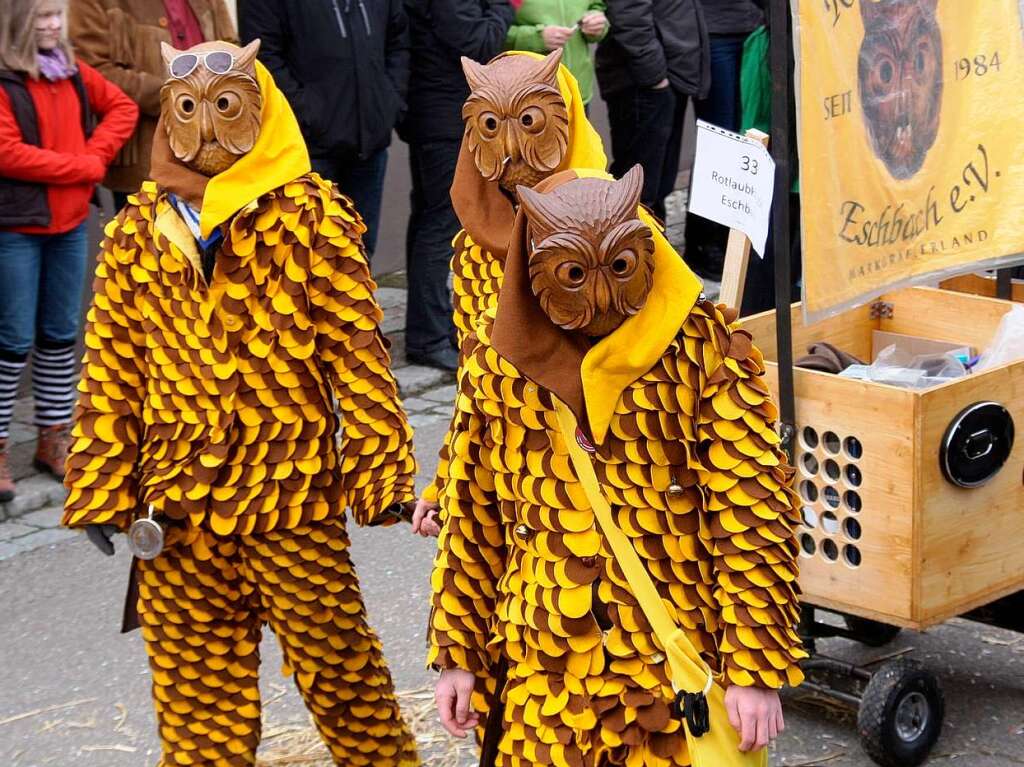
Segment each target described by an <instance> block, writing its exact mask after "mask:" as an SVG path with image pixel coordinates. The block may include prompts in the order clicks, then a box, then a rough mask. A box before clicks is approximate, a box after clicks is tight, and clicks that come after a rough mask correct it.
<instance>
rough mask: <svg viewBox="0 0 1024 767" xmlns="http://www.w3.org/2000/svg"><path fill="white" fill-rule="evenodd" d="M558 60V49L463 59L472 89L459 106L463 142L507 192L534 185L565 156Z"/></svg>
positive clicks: (480, 167)
mask: <svg viewBox="0 0 1024 767" xmlns="http://www.w3.org/2000/svg"><path fill="white" fill-rule="evenodd" d="M561 60H562V51H561V49H558V50H556V51H554V52H553V53H551V54H550V55H549V56H547V57H546V58H544V59H535V58H533V57H532V56H500V57H498V58H497V59H495V60H494V61H492V62H491V63H489V64H477V63H476V62H475V61H471V60H470V59H467V58H465V57H463V59H462V69H463V71H464V72H465V73H466V81H467V82H468V83H469V88H470V94H469V98H468V99H467V100H466V103H465V105H464V106H463V107H462V119H463V120H464V121H465V123H466V139H467V146H468V148H469V151H470V152H471V153H472V155H473V160H474V162H475V163H476V167H477V169H478V170H479V171H480V173H481V175H483V177H484V178H485V179H487V180H488V181H497V182H498V183H499V184H500V185H501V187H502V188H503V189H505V190H507V191H508V192H511V193H515V191H516V187H517V186H518V185H520V184H521V185H523V186H531V187H532V186H534V185H536V184H537V183H538V182H540V181H542V180H543V179H544V178H546V177H547V176H549V175H551V174H552V173H554V172H555V170H557V169H558V166H559V165H561V163H562V160H563V159H565V155H566V151H567V150H568V146H569V112H568V109H567V108H566V105H565V99H563V98H562V93H561V91H560V90H559V89H558V65H559V64H560V63H561Z"/></svg>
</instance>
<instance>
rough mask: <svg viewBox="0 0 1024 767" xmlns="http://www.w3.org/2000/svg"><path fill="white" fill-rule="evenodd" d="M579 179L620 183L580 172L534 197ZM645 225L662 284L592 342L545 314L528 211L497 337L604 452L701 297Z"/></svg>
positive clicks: (644, 216) (543, 186)
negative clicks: (624, 404) (633, 388)
mask: <svg viewBox="0 0 1024 767" xmlns="http://www.w3.org/2000/svg"><path fill="white" fill-rule="evenodd" d="M576 178H604V179H607V180H609V181H610V180H612V177H611V176H609V175H608V174H606V173H604V172H603V171H600V170H588V169H585V168H575V169H572V170H566V171H562V172H560V173H556V174H555V175H553V176H551V177H550V178H548V179H546V180H544V181H542V182H541V183H540V184H538V185H537V186H536V187H534V191H537V192H542V193H543V192H550V191H551V190H552V189H555V188H556V187H558V186H561V185H562V184H565V183H567V182H569V181H572V180H573V179H576ZM637 217H638V218H640V220H641V221H643V222H644V223H646V224H647V225H648V226H649V227H650V228H651V234H652V237H653V239H654V284H653V285H652V287H651V292H650V294H649V295H648V297H647V300H646V302H645V303H644V306H643V308H641V309H640V311H639V312H637V313H636V314H634V315H633V316H631V317H628V318H627V319H626V320H625V321H624V322H623V323H622V324H621V325H620V326H619V327H618V328H616V329H615V330H614V331H613V332H612V333H610V334H609V335H607V336H605V337H604V338H601V339H599V340H595V341H593V342H592V341H591V339H588V338H586V337H584V336H583V335H582V334H580V333H572V332H568V331H565V330H563V329H562V328H560V327H558V326H557V325H555V324H554V323H553V322H552V321H551V319H550V318H549V317H548V316H547V315H546V314H545V313H544V311H543V310H542V309H541V308H540V303H539V302H538V301H537V298H536V296H534V294H533V291H532V290H531V289H530V275H529V264H528V259H529V256H530V248H529V234H528V231H527V230H528V225H527V222H526V215H525V214H524V213H523V212H522V211H520V212H519V213H518V214H517V215H516V218H515V224H514V226H513V230H512V238H511V240H510V242H509V248H508V255H507V257H506V259H505V277H504V281H503V283H502V286H501V294H500V295H499V296H498V310H497V316H496V317H495V320H494V327H493V328H492V330H491V346H492V347H493V348H494V350H495V351H497V352H498V354H500V355H501V356H502V357H504V358H505V359H506V360H508V361H509V362H511V363H512V364H513V365H514V366H515V367H516V369H518V370H519V372H520V373H522V374H523V375H524V376H526V377H527V378H529V379H530V380H531V381H533V382H534V383H536V384H539V385H540V386H543V387H544V388H545V389H547V390H548V391H550V392H552V393H553V394H554V395H555V396H556V397H558V399H560V400H561V401H562V402H564V403H565V404H566V405H568V406H569V407H570V408H571V409H572V411H573V412H574V413H575V414H576V420H577V421H578V422H579V423H580V424H588V425H589V431H590V436H591V438H592V439H593V440H594V442H595V443H597V444H601V443H602V442H604V439H605V436H606V435H607V433H608V429H609V427H610V425H611V420H612V415H613V414H614V412H615V407H616V406H617V405H618V402H619V399H620V397H621V396H622V392H623V391H625V389H626V388H627V387H628V386H629V385H630V384H631V383H633V382H634V381H635V380H636V379H638V378H639V377H640V376H642V375H644V374H645V373H646V372H647V371H649V370H650V369H651V368H652V367H653V366H654V365H655V364H656V363H657V361H658V360H659V359H660V358H661V357H662V355H663V354H664V353H665V350H666V349H668V348H669V346H670V345H671V344H672V341H673V339H674V338H675V337H676V335H677V334H678V333H679V330H680V328H681V327H682V326H683V322H684V321H685V320H686V317H687V315H689V313H690V310H691V309H693V306H694V304H695V303H696V301H697V299H698V296H699V294H700V290H701V284H700V281H699V280H698V279H697V278H696V277H695V276H694V275H693V273H692V272H691V271H690V270H689V269H688V268H687V267H686V265H685V264H684V263H683V260H682V259H681V258H680V257H679V254H678V253H676V252H675V250H674V249H673V248H672V246H671V245H670V244H669V242H668V241H667V240H666V239H665V237H664V235H662V233H661V231H660V229H659V227H658V226H657V224H656V223H655V222H654V220H653V218H652V217H651V216H650V214H648V213H647V211H646V210H644V209H643V208H642V207H641V208H639V209H638V210H637Z"/></svg>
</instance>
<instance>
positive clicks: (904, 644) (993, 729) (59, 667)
mask: <svg viewBox="0 0 1024 767" xmlns="http://www.w3.org/2000/svg"><path fill="white" fill-rule="evenodd" d="M382 284H383V287H382V288H381V289H380V292H379V299H380V301H381V303H382V304H383V306H384V308H385V323H384V328H385V331H386V332H387V333H388V335H389V337H390V338H391V340H392V343H393V347H392V349H393V353H394V357H395V366H396V376H397V377H398V380H399V382H400V385H401V388H402V391H403V396H404V398H405V405H406V407H407V409H408V411H409V413H410V418H411V420H412V423H413V425H414V427H415V430H416V448H417V456H418V458H419V460H420V462H421V473H420V477H419V485H418V486H419V487H422V486H423V485H424V484H425V483H426V481H427V480H428V477H429V476H430V474H431V472H432V471H433V470H434V468H435V464H436V454H437V449H438V447H439V445H440V443H441V440H442V438H443V435H444V432H445V429H446V428H447V423H448V419H449V417H450V407H451V401H452V397H453V394H454V385H453V382H452V379H451V377H450V376H446V375H445V374H443V373H440V372H438V371H435V370H431V369H429V368H422V367H417V366H411V365H407V364H405V362H404V351H403V343H402V334H401V329H402V327H403V325H404V317H403V313H404V300H405V292H404V290H402V289H401V287H400V285H401V281H400V280H394V279H385V280H382ZM708 287H709V292H712V286H708ZM29 422H30V413H29V412H28V408H27V405H26V403H19V408H18V411H17V423H16V426H15V430H14V435H15V436H14V441H15V443H16V445H15V448H14V451H15V454H14V459H15V460H14V465H15V472H16V475H17V477H18V480H19V482H18V489H19V497H18V499H17V500H16V501H15V502H14V503H13V504H8V505H6V506H4V507H0V520H2V521H0V559H2V560H4V561H2V562H0V661H2V662H0V767H43V766H44V765H47V766H48V765H56V766H57V767H71V765H74V767H143V766H144V765H153V764H155V763H156V761H157V759H158V756H159V747H158V743H157V739H156V729H155V723H154V719H153V713H152V706H151V703H150V701H149V690H148V679H147V677H148V670H147V665H146V661H145V654H144V651H143V648H142V646H141V638H140V637H139V634H138V632H136V633H134V634H129V635H119V634H118V633H117V626H118V624H119V620H120V612H121V605H122V597H123V588H124V583H125V576H126V574H127V569H128V565H129V557H128V556H127V553H126V552H125V550H124V549H125V547H124V545H123V542H120V541H118V553H117V556H115V557H113V558H107V557H103V556H101V555H100V554H99V553H98V552H96V551H95V549H93V547H92V546H91V545H90V544H89V543H88V542H87V541H86V540H84V538H83V536H81V535H79V534H77V533H73V532H69V531H65V530H61V529H60V528H58V526H57V525H58V520H59V515H60V502H61V499H62V493H63V491H62V489H61V487H60V485H59V484H58V483H57V482H55V481H54V480H51V479H48V478H46V477H42V476H39V475H34V474H33V473H32V472H31V469H30V460H31V449H32V439H33V433H32V430H31V429H30V428H29V426H28V425H27V424H28V423H29ZM350 528H351V533H352V540H353V557H354V559H355V562H356V567H357V568H358V571H359V575H360V579H361V581H362V584H363V591H364V595H365V598H366V602H367V606H368V610H369V613H370V619H371V622H372V624H373V625H374V626H375V628H376V629H377V631H378V632H379V634H380V636H381V638H382V640H383V642H384V647H385V652H386V654H387V657H388V659H389V663H390V665H391V669H392V673H393V675H394V677H395V681H396V686H397V687H398V689H399V690H400V691H403V692H404V693H406V694H405V695H404V696H403V705H404V706H405V707H406V713H407V715H408V716H409V718H410V719H412V720H414V721H416V722H418V723H419V724H418V725H417V726H418V727H419V729H420V733H421V735H422V736H423V739H424V741H426V742H430V743H433V744H434V745H433V746H432V747H430V748H427V749H426V750H425V754H426V755H427V757H428V762H427V763H428V764H432V765H441V764H445V765H456V764H457V765H459V767H463V765H471V764H475V762H474V761H473V759H472V757H471V755H470V753H469V750H468V749H467V750H466V751H465V753H464V754H463V756H462V757H461V759H460V758H455V759H454V760H451V761H443V762H442V761H441V759H440V757H439V755H440V754H442V753H444V752H446V751H447V749H448V746H447V741H445V740H444V739H443V738H442V737H441V736H440V735H439V727H438V726H437V725H436V724H435V723H434V718H433V715H432V714H431V713H430V711H429V707H430V692H429V689H430V688H429V685H430V684H431V682H432V679H433V675H432V674H430V673H428V672H427V671H426V670H425V669H424V668H423V658H424V626H425V623H426V618H427V612H428V600H429V596H428V595H429V582H428V576H429V571H430V566H431V561H432V558H433V552H434V542H433V541H432V540H424V539H421V538H418V537H415V536H412V535H411V534H410V533H409V531H408V529H406V528H404V527H401V528H398V527H396V528H388V529H383V530H381V529H374V530H363V529H357V528H355V526H354V525H352V526H350ZM821 650H822V651H823V652H827V653H829V654H831V655H834V656H836V657H839V658H842V659H845V660H847V661H850V662H857V663H868V662H872V661H878V660H880V659H882V660H884V659H885V658H886V657H888V656H891V655H893V654H894V653H895V654H903V653H909V654H912V655H913V656H914V657H916V658H919V659H920V660H922V661H923V662H925V663H926V664H928V665H929V667H931V668H932V669H933V670H934V671H935V672H936V673H937V674H938V675H939V677H940V679H941V681H942V684H943V687H944V689H945V694H946V700H947V724H946V729H945V731H944V735H943V738H942V740H941V741H940V743H939V746H938V748H937V751H936V754H935V756H934V757H933V758H932V760H931V762H930V764H933V765H940V766H941V767H947V766H948V767H955V765H965V767H1012V766H1014V765H1024V636H1020V635H1016V634H1011V633H1009V632H1003V631H998V630H995V629H991V628H987V627H984V626H979V625H977V624H972V623H968V622H966V621H961V620H955V621H951V622H949V623H947V624H945V625H943V626H940V627H937V628H936V629H934V630H931V631H928V632H923V633H914V632H905V633H904V634H902V635H901V636H900V637H898V638H897V639H896V640H895V641H894V642H893V643H892V644H891V645H889V646H887V647H885V648H883V649H880V650H869V649H867V648H863V647H860V646H857V645H854V644H853V643H851V642H847V641H844V640H829V641H826V642H822V643H821ZM261 653H262V657H263V660H264V663H263V668H264V673H263V679H262V681H261V686H262V689H263V698H264V701H266V704H265V708H264V710H265V715H266V716H265V718H266V724H265V728H264V733H265V737H264V749H263V752H262V753H263V754H264V758H267V759H269V760H270V761H268V762H267V764H268V765H273V767H284V765H285V764H288V765H292V766H293V767H328V765H329V762H328V761H327V760H326V759H325V758H323V757H321V758H319V759H317V758H310V760H309V761H299V760H298V759H297V758H296V754H297V753H300V752H304V751H305V747H304V746H302V745H301V742H302V739H301V737H300V738H299V739H298V740H293V739H292V736H293V735H294V734H295V733H296V732H302V731H304V730H308V727H307V721H308V720H307V718H306V715H305V711H304V709H303V706H302V703H301V700H300V699H299V696H298V694H297V693H296V692H295V690H294V688H293V686H292V685H291V684H290V682H287V681H286V680H284V679H283V678H282V677H281V676H280V675H279V673H278V669H280V667H281V655H280V651H279V650H278V647H277V645H276V642H275V641H274V638H273V636H272V635H271V634H270V632H266V635H265V637H264V640H263V644H262V646H261ZM786 705H787V722H788V729H787V731H786V733H785V734H784V735H783V736H782V738H780V740H779V742H778V743H777V744H776V746H775V749H774V751H773V759H772V762H773V764H775V765H777V766H778V767H812V766H815V765H822V766H823V767H870V765H871V764H872V763H871V762H870V761H869V760H868V759H867V757H866V756H864V754H863V753H862V752H861V750H860V748H859V745H858V742H857V733H856V720H855V717H853V716H852V715H851V714H850V713H849V711H848V710H846V709H843V708H840V707H837V706H835V705H832V704H829V703H826V702H824V701H821V700H818V699H815V698H814V697H813V696H811V695H808V694H803V693H799V694H794V693H789V694H787V696H786ZM283 754H288V755H289V756H290V757H291V760H290V761H285V760H281V761H277V760H275V759H274V757H275V756H281V755H283Z"/></svg>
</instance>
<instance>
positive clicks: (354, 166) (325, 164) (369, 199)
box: [310, 149, 388, 257]
mask: <svg viewBox="0 0 1024 767" xmlns="http://www.w3.org/2000/svg"><path fill="white" fill-rule="evenodd" d="M310 162H311V163H312V165H313V170H315V171H316V172H317V173H319V174H320V175H321V176H323V177H324V178H325V179H327V180H328V181H333V182H334V183H335V184H336V185H337V187H338V189H339V190H341V193H342V194H343V195H345V196H346V197H349V198H350V199H351V200H352V202H354V203H355V205H356V210H358V211H359V215H360V216H362V217H363V221H364V223H365V224H366V233H365V234H364V235H363V245H364V246H365V247H366V255H367V257H372V256H373V252H374V251H375V250H376V249H377V232H378V230H379V229H380V206H381V201H382V200H383V198H384V174H385V173H387V170H388V150H387V149H378V150H377V151H376V152H374V153H373V154H372V155H370V156H369V157H367V158H366V159H365V160H360V159H359V158H358V157H353V156H348V157H346V156H336V157H311V158H310Z"/></svg>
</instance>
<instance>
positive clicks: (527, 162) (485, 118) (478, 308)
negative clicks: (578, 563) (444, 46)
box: [413, 48, 608, 535]
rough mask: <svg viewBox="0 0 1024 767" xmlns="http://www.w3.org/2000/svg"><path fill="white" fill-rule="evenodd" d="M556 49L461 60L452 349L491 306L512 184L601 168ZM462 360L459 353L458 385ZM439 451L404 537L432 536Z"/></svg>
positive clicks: (510, 216)
mask: <svg viewBox="0 0 1024 767" xmlns="http://www.w3.org/2000/svg"><path fill="white" fill-rule="evenodd" d="M561 60H562V49H561V48H559V49H557V50H555V51H553V52H552V53H550V54H548V55H547V56H540V55H538V54H535V53H526V52H521V51H513V52H509V53H503V54H501V55H500V56H497V57H495V58H494V59H493V60H491V61H490V62H489V63H487V64H478V63H477V62H475V61H472V60H471V59H468V58H463V59H462V67H463V71H464V72H465V75H466V80H467V82H468V84H469V88H470V95H469V98H468V99H467V100H466V103H465V105H464V106H463V109H462V118H463V120H464V121H465V124H466V129H465V133H464V134H463V139H462V148H461V150H460V152H459V159H458V164H457V166H456V169H455V181H454V183H453V184H452V190H451V195H452V205H453V207H454V208H455V213H456V214H457V215H458V217H459V221H460V223H461V224H462V229H461V230H460V231H459V233H458V234H457V235H456V236H455V239H454V240H453V243H452V244H453V247H454V255H453V257H452V264H451V268H452V311H453V320H454V324H455V329H456V334H457V336H458V342H459V345H460V347H461V345H462V342H463V341H464V340H465V338H466V336H467V335H468V334H470V333H471V332H473V330H474V328H475V325H476V322H477V320H478V318H479V317H480V316H481V315H482V314H484V312H486V311H487V310H488V309H493V308H494V307H495V306H496V305H497V302H498V292H499V290H500V289H501V278H502V273H503V264H504V261H505V256H506V253H507V251H508V244H509V238H510V237H511V235H512V225H513V222H514V220H515V214H516V208H517V207H518V205H519V201H518V194H517V191H516V189H517V187H518V186H519V185H523V186H528V187H532V186H534V185H535V184H537V183H538V182H540V181H543V180H544V179H545V178H547V177H548V176H550V175H552V174H553V173H556V172H559V171H563V170H566V169H569V168H598V169H604V168H605V166H606V165H607V162H608V161H607V158H606V157H605V153H604V147H603V146H602V144H601V137H600V136H599V135H598V133H597V131H596V130H594V127H593V125H591V124H590V121H589V120H588V119H587V115H586V112H585V110H584V104H583V97H582V96H581V95H580V90H579V85H578V84H577V82H576V78H575V77H573V75H572V73H571V72H569V70H568V69H567V68H566V67H565V66H564V65H563V64H562V63H561ZM463 360H464V357H463V355H462V354H461V352H460V355H459V363H460V365H459V372H458V373H457V374H456V377H457V379H461V372H462V362H463ZM447 451H448V447H447V445H446V446H444V447H442V449H441V456H440V461H439V467H438V472H437V476H436V478H435V480H434V481H433V482H432V483H431V484H430V485H428V487H427V488H426V490H425V491H424V492H423V494H422V496H421V499H420V502H419V504H417V508H416V512H415V515H414V517H413V530H414V532H419V533H420V534H421V535H437V532H438V530H439V529H440V527H439V525H438V522H437V517H436V512H437V510H438V505H437V495H438V490H439V489H440V486H441V484H442V483H443V481H444V473H445V470H446V466H447V458H446V456H447Z"/></svg>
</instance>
